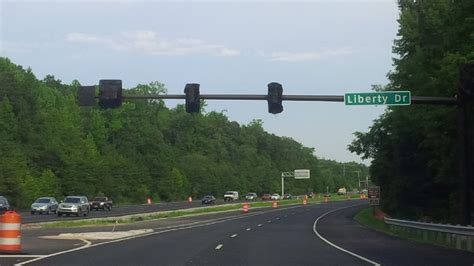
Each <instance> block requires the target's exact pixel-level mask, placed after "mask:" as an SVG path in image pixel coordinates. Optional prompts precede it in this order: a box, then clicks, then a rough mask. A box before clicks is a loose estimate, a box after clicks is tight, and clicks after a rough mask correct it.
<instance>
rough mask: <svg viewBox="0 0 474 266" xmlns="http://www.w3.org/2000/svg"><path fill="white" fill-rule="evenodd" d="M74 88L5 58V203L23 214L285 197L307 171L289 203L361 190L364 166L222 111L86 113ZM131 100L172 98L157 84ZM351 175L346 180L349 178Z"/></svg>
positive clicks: (0, 129) (1, 116) (0, 73)
mask: <svg viewBox="0 0 474 266" xmlns="http://www.w3.org/2000/svg"><path fill="white" fill-rule="evenodd" d="M79 86H80V83H79V82H78V81H73V82H72V84H63V83H62V82H61V81H60V80H57V79H55V78H54V76H49V75H48V76H46V77H45V78H44V79H43V80H38V79H37V78H36V77H35V75H34V74H33V72H32V70H31V69H23V68H22V67H21V66H18V65H15V64H14V63H12V62H11V61H10V60H9V59H7V58H0V157H1V160H0V195H4V196H7V197H8V198H9V200H10V201H11V202H12V204H13V206H15V207H17V208H21V207H25V206H27V205H29V204H31V202H32V201H33V200H34V199H36V198H37V197H39V196H46V195H49V196H55V197H57V198H59V199H61V198H62V197H63V196H65V195H86V196H89V197H93V196H95V195H100V194H104V195H107V196H110V197H112V198H113V199H114V201H115V202H119V203H139V202H144V201H145V200H146V198H147V197H148V196H151V197H153V199H154V200H155V201H158V200H162V201H169V200H179V199H184V198H186V197H187V196H189V195H191V196H193V197H201V196H203V195H204V194H207V193H212V194H214V195H215V196H217V197H222V195H223V193H224V192H225V191H226V190H238V191H240V192H241V193H247V192H249V191H253V192H257V193H259V194H261V193H265V192H267V193H268V192H279V191H280V174H281V172H282V171H292V170H293V169H305V168H306V169H310V170H311V179H310V180H290V179H287V180H286V184H285V188H286V190H287V191H288V192H290V193H293V194H302V193H306V192H308V191H315V192H323V191H324V192H325V191H326V187H329V190H330V191H332V192H334V191H335V190H337V188H339V187H347V188H348V189H352V188H357V187H358V174H357V172H356V171H360V173H359V174H360V177H361V178H365V176H366V175H367V174H368V168H367V167H366V166H365V165H362V164H358V163H344V164H343V163H338V162H335V161H331V160H323V159H318V158H316V156H315V150H314V149H313V148H307V147H304V146H302V145H301V144H300V143H298V142H296V141H294V140H293V139H291V138H288V137H278V136H275V135H273V134H270V133H267V132H266V131H265V130H264V129H263V125H262V122H261V121H259V120H254V121H252V122H251V123H249V124H247V125H239V124H238V123H237V122H233V121H229V119H228V118H227V117H226V115H225V114H224V113H222V112H206V111H205V110H203V111H202V112H201V114H193V115H190V114H188V113H186V112H185V110H184V106H183V105H178V106H177V107H176V108H168V107H166V106H165V103H164V102H163V101H158V100H134V101H127V102H124V104H123V106H122V107H120V108H117V109H107V110H102V109H100V108H99V107H92V108H91V107H87V108H81V107H79V106H78V104H77V103H76V91H77V88H78V87H79ZM124 93H125V94H148V93H153V94H155V93H166V89H165V87H164V85H163V84H161V83H159V82H153V83H150V84H149V85H138V86H137V87H135V88H132V89H129V90H125V91H124ZM344 173H345V174H344Z"/></svg>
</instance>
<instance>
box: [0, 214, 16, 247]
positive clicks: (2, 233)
mask: <svg viewBox="0 0 474 266" xmlns="http://www.w3.org/2000/svg"><path fill="white" fill-rule="evenodd" d="M20 251H21V215H20V214H18V213H17V212H15V211H7V212H5V213H4V214H3V215H0V253H5V252H20Z"/></svg>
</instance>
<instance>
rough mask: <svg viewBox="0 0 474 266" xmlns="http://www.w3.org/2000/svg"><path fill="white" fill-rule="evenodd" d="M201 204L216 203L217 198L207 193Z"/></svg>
mask: <svg viewBox="0 0 474 266" xmlns="http://www.w3.org/2000/svg"><path fill="white" fill-rule="evenodd" d="M201 204H206V205H214V204H216V198H215V197H214V196H212V195H206V196H204V197H203V198H202V200H201Z"/></svg>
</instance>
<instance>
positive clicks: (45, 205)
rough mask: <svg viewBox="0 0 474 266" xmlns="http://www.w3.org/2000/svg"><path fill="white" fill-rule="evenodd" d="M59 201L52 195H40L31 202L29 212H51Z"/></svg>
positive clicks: (54, 210)
mask: <svg viewBox="0 0 474 266" xmlns="http://www.w3.org/2000/svg"><path fill="white" fill-rule="evenodd" d="M58 206H59V203H58V201H57V200H56V199H55V198H54V197H41V198H38V199H37V200H35V202H33V204H31V207H30V212H31V214H36V213H38V214H52V213H56V211H57V210H58Z"/></svg>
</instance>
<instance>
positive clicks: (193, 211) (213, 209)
mask: <svg viewBox="0 0 474 266" xmlns="http://www.w3.org/2000/svg"><path fill="white" fill-rule="evenodd" d="M356 198H358V195H352V196H349V197H348V196H338V195H333V196H331V197H330V199H329V201H341V200H348V199H356ZM323 201H324V197H322V196H321V197H315V198H311V199H308V204H315V203H320V202H323ZM247 203H248V204H249V205H250V210H251V209H252V208H269V207H272V201H249V202H247ZM302 203H303V199H302V198H300V199H290V200H280V201H278V206H287V205H297V204H302ZM242 206H243V203H236V204H227V205H217V206H208V207H200V208H189V209H182V210H173V211H161V212H155V213H143V214H133V215H124V216H119V217H109V218H92V219H82V220H70V221H57V222H46V223H40V224H39V225H40V226H41V228H66V227H67V228H70V227H84V226H112V225H117V224H131V223H135V222H142V221H152V220H159V219H166V218H176V217H183V216H191V215H202V214H209V213H219V212H228V211H236V210H241V209H242Z"/></svg>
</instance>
